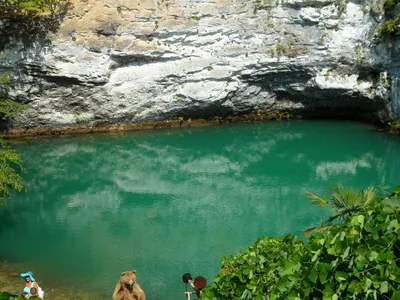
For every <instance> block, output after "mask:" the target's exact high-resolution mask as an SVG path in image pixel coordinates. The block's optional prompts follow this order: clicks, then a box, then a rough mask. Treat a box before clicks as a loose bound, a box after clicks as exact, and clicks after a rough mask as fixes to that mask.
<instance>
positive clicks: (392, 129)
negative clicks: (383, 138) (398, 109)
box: [386, 118, 400, 134]
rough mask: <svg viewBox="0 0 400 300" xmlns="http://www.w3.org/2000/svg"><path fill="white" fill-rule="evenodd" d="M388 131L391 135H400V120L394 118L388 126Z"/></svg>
mask: <svg viewBox="0 0 400 300" xmlns="http://www.w3.org/2000/svg"><path fill="white" fill-rule="evenodd" d="M386 126H387V130H388V131H389V133H396V134H399V133H400V119H399V118H393V119H392V120H391V121H389V122H387V124H386Z"/></svg>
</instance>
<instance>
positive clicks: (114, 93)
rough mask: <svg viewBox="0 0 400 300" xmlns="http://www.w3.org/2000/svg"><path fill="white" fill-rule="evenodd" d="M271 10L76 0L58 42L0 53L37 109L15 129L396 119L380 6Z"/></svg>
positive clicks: (243, 2) (295, 0) (296, 5)
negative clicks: (265, 118) (263, 117)
mask: <svg viewBox="0 0 400 300" xmlns="http://www.w3.org/2000/svg"><path fill="white" fill-rule="evenodd" d="M261 2H263V3H261ZM261 2H260V1H248V0H232V1H231V0H229V1H228V0H218V1H206V0H198V1H191V0H187V1H185V0H180V1H178V0H165V1H164V0H160V1H149V0H135V1H133V0H129V1H126V0H119V1H117V0H101V1H94V0H88V1H74V8H73V9H72V10H71V11H70V12H69V14H68V15H67V16H66V17H65V19H64V21H63V22H62V24H61V27H60V29H59V31H58V33H57V34H54V35H49V39H48V40H47V41H37V43H35V44H33V45H32V46H30V47H27V46H26V45H25V46H24V45H23V44H22V43H16V44H12V45H8V46H7V48H6V49H4V50H3V51H2V52H1V53H0V55H1V60H0V70H12V71H14V79H15V81H14V84H13V90H12V91H11V95H12V97H13V98H14V99H16V100H18V101H21V102H25V103H28V104H29V105H30V109H28V110H27V111H25V112H24V113H22V114H21V116H19V117H18V118H17V119H16V120H15V121H13V123H12V124H11V127H13V128H41V127H62V126H70V125H76V124H83V125H89V126H93V125H98V124H110V123H126V122H136V121H145V120H163V119H173V118H177V117H184V118H189V117H192V118H193V117H213V116H220V115H228V114H234V113H239V114H240V113H247V112H279V111H292V112H300V113H305V114H316V115H320V116H325V115H332V114H333V115H345V116H352V117H367V118H369V119H370V120H372V119H374V120H376V119H378V120H381V121H382V120H387V119H388V118H389V116H390V114H391V112H392V107H397V106H398V105H395V104H396V103H397V102H396V101H398V99H397V98H398V97H397V96H396V95H397V94H398V93H396V92H391V91H390V85H394V84H396V82H395V80H391V79H393V78H391V73H390V72H391V71H393V70H394V69H393V68H392V69H389V66H390V65H391V56H392V55H393V51H394V48H388V46H387V43H386V42H382V41H381V40H380V39H379V38H378V37H377V36H376V34H375V29H376V26H377V25H378V23H379V22H380V21H381V20H382V15H383V14H382V12H381V11H382V8H381V7H379V6H378V5H377V4H374V1H371V4H370V5H365V4H363V5H362V4H361V3H358V2H356V1H355V2H353V1H351V2H349V3H347V4H346V3H345V1H329V0H323V1H322V0H317V1H307V0H305V1H301V0H287V1H283V2H282V3H281V2H279V1H276V2H275V1H268V0H266V1H261ZM369 10H370V11H371V13H369V12H368V11H369ZM393 45H394V46H396V44H393ZM396 49H397V48H396ZM391 94H392V97H390V95H391ZM393 95H394V96H393ZM393 98H396V99H393ZM391 101H392V102H394V104H393V103H392V102H391Z"/></svg>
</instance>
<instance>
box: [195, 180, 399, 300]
mask: <svg viewBox="0 0 400 300" xmlns="http://www.w3.org/2000/svg"><path fill="white" fill-rule="evenodd" d="M399 194H400V188H397V189H396V190H395V192H394V193H393V194H392V195H391V196H390V197H388V198H385V199H383V200H381V201H378V202H376V203H375V205H374V206H373V207H372V208H371V209H369V210H367V211H366V212H365V213H364V214H360V215H357V216H353V217H351V218H350V219H349V220H348V221H347V222H346V223H345V224H342V225H336V226H334V227H333V228H331V229H330V230H329V231H328V232H327V233H326V234H325V235H324V234H322V233H318V234H316V235H315V236H313V237H311V238H310V239H309V240H307V241H305V242H304V241H303V240H301V239H300V238H296V237H294V236H292V235H288V236H285V237H283V238H280V239H278V238H269V237H265V238H262V239H259V240H258V241H257V242H255V243H254V244H253V245H251V246H250V247H249V248H248V250H247V251H245V252H240V253H238V254H237V255H235V256H231V257H230V258H229V259H225V258H223V259H222V264H223V266H222V268H221V270H220V271H219V273H218V274H217V276H216V278H215V279H214V282H213V284H212V285H211V286H209V287H208V288H206V289H205V291H204V293H203V296H202V299H203V300H204V299H218V300H220V299H221V300H222V299H260V300H261V299H293V300H295V299H296V300H297V299H298V300H300V299H400V291H399V288H400V284H399V283H400V239H399V234H400V224H399V216H400V197H399Z"/></svg>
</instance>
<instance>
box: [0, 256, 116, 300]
mask: <svg viewBox="0 0 400 300" xmlns="http://www.w3.org/2000/svg"><path fill="white" fill-rule="evenodd" d="M21 270H23V266H22V265H21V264H20V263H11V262H8V261H6V260H4V261H0V292H7V293H10V294H15V295H20V294H21V293H22V291H23V288H24V281H23V280H22V279H21V277H20V271H21ZM38 281H39V285H40V286H41V287H42V288H43V291H44V293H45V299H51V300H65V299H74V300H96V299H98V300H100V299H108V298H110V297H111V295H110V297H107V296H108V295H107V296H106V295H102V294H95V293H93V292H91V291H85V290H84V289H80V288H78V287H76V286H74V285H73V284H71V282H67V283H65V284H61V283H60V284H59V285H57V284H54V283H53V284H50V283H46V282H43V283H42V282H41V281H40V280H38Z"/></svg>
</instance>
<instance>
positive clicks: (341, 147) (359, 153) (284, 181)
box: [0, 121, 400, 300]
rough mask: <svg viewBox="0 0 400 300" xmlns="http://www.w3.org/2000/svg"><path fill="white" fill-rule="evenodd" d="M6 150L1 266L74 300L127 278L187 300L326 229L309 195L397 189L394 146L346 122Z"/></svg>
mask: <svg viewBox="0 0 400 300" xmlns="http://www.w3.org/2000/svg"><path fill="white" fill-rule="evenodd" d="M14 147H15V148H17V149H18V150H19V151H20V153H21V156H22V158H23V160H24V166H25V167H26V168H27V170H28V173H27V174H24V175H23V179H24V183H25V186H26V189H27V191H26V192H22V193H17V194H15V195H14V197H13V198H12V199H10V200H8V201H6V203H5V205H4V206H3V207H0V243H1V247H0V260H8V261H10V262H12V263H15V265H18V266H23V269H18V270H16V272H25V271H28V270H31V271H33V272H34V274H35V277H37V278H36V279H37V280H38V281H39V283H40V284H41V285H42V287H43V289H44V290H45V291H46V289H47V290H48V291H49V292H50V294H51V289H52V288H53V287H62V288H64V289H65V291H63V293H64V292H65V293H68V291H70V293H73V295H72V296H69V297H70V298H71V299H79V293H80V292H83V291H85V292H86V293H88V294H89V298H91V299H111V296H112V293H113V290H114V287H115V284H116V283H117V281H118V280H119V275H120V273H121V272H122V271H126V270H132V269H135V270H137V281H138V283H139V284H140V285H141V287H142V288H143V289H144V290H145V292H146V295H147V299H150V300H153V299H156V300H158V299H160V300H164V299H168V300H171V299H172V300H174V299H177V300H179V299H182V300H183V299H185V296H184V294H183V292H184V290H185V288H184V284H183V283H182V279H181V277H182V275H183V274H184V273H186V272H190V273H191V274H192V275H193V277H195V276H197V275H202V276H204V277H206V278H207V280H208V281H209V283H211V282H212V279H213V277H214V276H215V275H216V273H217V272H218V269H219V267H220V259H221V257H222V256H229V255H233V254H235V253H236V252H238V251H240V250H245V249H246V248H247V246H248V245H249V244H250V243H252V242H254V241H255V240H256V239H258V238H259V237H262V236H266V235H271V236H272V235H277V236H281V235H285V234H288V233H294V234H296V235H300V234H301V231H302V230H304V229H306V228H308V227H311V226H313V225H317V224H318V223H319V222H320V220H321V219H324V218H326V217H327V216H328V215H329V211H328V210H324V209H321V208H318V207H314V206H311V205H310V203H309V201H308V200H307V199H306V197H305V196H304V192H305V191H312V192H315V193H321V194H322V193H323V192H324V191H325V190H326V189H327V188H329V187H330V186H331V185H332V183H334V182H342V183H344V184H345V185H349V186H354V187H357V188H363V187H367V186H368V185H369V184H371V183H374V184H385V185H388V186H390V187H391V188H393V187H394V186H396V185H398V184H400V172H398V170H399V168H400V155H399V153H400V140H399V138H398V137H396V136H389V135H386V134H383V133H379V132H377V131H376V129H375V127H373V126H371V125H368V124H363V123H356V122H345V121H342V122H339V121H291V122H267V123H262V124H237V125H224V126H219V127H206V128H194V129H174V130H160V131H145V132H128V133H119V134H101V135H85V136H76V137H62V138H51V139H35V140H29V141H25V142H19V143H16V144H14ZM22 288H23V282H22V280H21V290H22ZM50 294H48V295H50ZM63 295H64V296H63V297H65V294H63ZM56 298H57V292H53V297H52V299H56ZM59 298H61V296H60V297H59ZM193 298H195V297H193ZM82 299H83V298H82ZM85 299H86V298H85Z"/></svg>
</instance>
